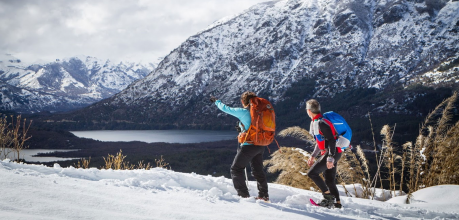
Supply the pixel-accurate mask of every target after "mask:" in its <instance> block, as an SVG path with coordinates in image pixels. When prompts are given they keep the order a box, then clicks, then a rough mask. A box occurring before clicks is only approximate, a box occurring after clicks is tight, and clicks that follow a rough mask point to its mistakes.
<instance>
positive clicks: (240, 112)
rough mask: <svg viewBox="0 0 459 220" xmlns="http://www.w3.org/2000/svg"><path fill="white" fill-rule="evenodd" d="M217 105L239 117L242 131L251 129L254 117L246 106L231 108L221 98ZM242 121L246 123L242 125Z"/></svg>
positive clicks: (216, 102)
mask: <svg viewBox="0 0 459 220" xmlns="http://www.w3.org/2000/svg"><path fill="white" fill-rule="evenodd" d="M215 105H216V106H217V107H218V109H220V110H221V111H223V112H225V113H227V114H230V115H232V116H234V117H236V118H238V119H239V121H240V123H239V127H240V128H241V131H243V132H244V131H246V130H247V129H249V127H250V124H251V123H252V118H251V117H250V111H249V110H248V109H245V108H231V107H228V106H227V105H225V104H223V103H222V102H221V101H220V100H217V101H215ZM241 123H242V124H243V125H244V126H242V125H241ZM244 145H252V144H248V143H244Z"/></svg>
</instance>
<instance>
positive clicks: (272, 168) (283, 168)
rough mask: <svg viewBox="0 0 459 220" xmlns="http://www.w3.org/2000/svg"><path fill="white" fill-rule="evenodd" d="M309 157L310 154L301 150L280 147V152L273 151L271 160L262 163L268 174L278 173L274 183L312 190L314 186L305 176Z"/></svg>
mask: <svg viewBox="0 0 459 220" xmlns="http://www.w3.org/2000/svg"><path fill="white" fill-rule="evenodd" d="M281 152H282V153H281ZM309 157H310V154H309V153H307V152H306V151H304V150H302V149H298V148H290V147H281V150H280V151H279V150H277V151H275V152H274V153H273V154H272V155H271V159H269V160H266V161H264V163H263V164H264V165H265V166H269V168H268V172H269V173H277V172H280V174H279V177H278V178H277V179H276V181H275V183H278V184H283V185H287V186H293V187H296V188H300V189H314V188H316V185H315V184H314V182H313V181H312V180H311V179H310V178H309V177H307V176H306V173H307V171H308V170H309V167H308V165H307V160H308V159H309Z"/></svg>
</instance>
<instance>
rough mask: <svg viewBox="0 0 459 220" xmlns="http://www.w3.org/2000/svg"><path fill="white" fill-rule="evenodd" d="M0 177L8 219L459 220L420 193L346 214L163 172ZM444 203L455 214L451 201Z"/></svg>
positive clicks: (292, 194)
mask: <svg viewBox="0 0 459 220" xmlns="http://www.w3.org/2000/svg"><path fill="white" fill-rule="evenodd" d="M0 176H1V178H0V185H1V186H2V187H3V190H2V193H1V194H0V213H1V216H2V218H5V219H368V218H378V219H417V218H427V219H429V218H437V217H439V218H451V219H457V218H459V213H458V212H457V211H454V212H453V211H452V210H450V209H449V208H445V209H442V206H437V207H438V208H439V209H438V210H432V209H430V208H427V207H426V206H425V205H426V204H432V205H434V204H435V203H436V202H437V201H432V200H428V199H425V198H424V197H422V195H424V196H427V197H428V196H429V195H428V194H427V193H425V194H424V193H422V192H423V191H420V193H419V194H415V198H416V199H417V200H419V201H421V200H422V201H424V200H425V202H426V203H423V202H418V203H413V204H409V205H406V204H402V203H401V202H397V201H396V199H398V198H395V199H392V200H391V202H380V201H372V200H364V199H358V198H350V197H342V203H343V205H344V208H343V209H326V208H322V207H314V206H311V205H310V204H309V199H310V198H312V199H314V200H319V199H321V194H320V193H317V192H312V191H308V190H301V189H296V188H292V187H288V186H283V185H278V184H269V191H270V198H271V202H272V203H265V202H260V201H255V199H254V198H248V199H242V198H239V197H238V196H237V194H236V191H235V190H234V188H233V184H232V181H231V180H230V179H227V178H224V177H212V176H203V175H197V174H194V173H191V174H189V173H179V172H174V171H170V170H164V169H160V168H155V169H152V170H98V169H95V168H92V169H75V168H72V167H69V168H62V167H60V166H59V165H57V164H55V165H54V167H45V166H41V165H28V164H18V163H13V162H10V161H9V160H4V161H0ZM249 186H250V193H251V195H252V196H256V193H257V188H256V183H255V182H250V183H249ZM426 190H428V189H426ZM431 190H433V194H437V193H438V194H443V193H445V192H446V190H445V191H443V188H438V191H437V189H436V188H435V187H434V188H432V189H431ZM448 192H449V193H451V192H459V187H458V186H450V188H449V189H448ZM429 193H430V192H429ZM438 194H437V195H438ZM451 194H452V193H451ZM446 198H447V199H448V200H449V203H450V204H452V206H453V205H455V206H456V207H457V202H455V200H454V199H453V198H451V197H446ZM400 199H402V200H403V198H402V197H400ZM444 200H446V199H444ZM400 201H401V200H400ZM445 203H448V202H445ZM452 206H451V207H452Z"/></svg>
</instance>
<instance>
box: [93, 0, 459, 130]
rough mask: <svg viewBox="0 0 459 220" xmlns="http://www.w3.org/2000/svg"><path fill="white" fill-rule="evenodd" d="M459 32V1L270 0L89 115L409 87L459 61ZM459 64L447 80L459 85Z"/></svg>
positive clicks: (147, 116)
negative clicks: (292, 91) (306, 90)
mask: <svg viewBox="0 0 459 220" xmlns="http://www.w3.org/2000/svg"><path fill="white" fill-rule="evenodd" d="M458 32H459V1H449V0H438V1H431V0H417V1H411V0H398V1H385V0H382V1H381V0H378V1H376V0H344V1H343V0H321V1H316V0H283V1H270V2H266V3H262V4H258V5H255V6H253V7H251V8H250V9H248V10H246V11H244V12H242V13H241V14H239V15H236V16H235V17H233V18H229V19H228V18H226V19H224V20H222V21H218V22H216V23H215V24H213V25H211V26H209V28H208V29H206V30H203V31H201V32H200V33H198V34H196V35H194V36H191V37H190V38H188V39H187V40H186V41H185V42H184V43H183V44H181V45H180V46H179V47H177V48H176V49H175V50H174V51H172V52H171V53H170V54H169V55H168V56H166V57H165V58H164V60H163V61H162V62H161V63H160V64H159V65H158V67H157V68H156V69H155V70H154V71H153V72H152V73H151V74H149V75H148V76H147V77H145V78H144V79H142V80H139V81H137V82H135V83H133V84H131V85H130V86H129V87H128V88H126V89H125V90H123V91H122V92H120V93H119V94H117V95H116V96H114V97H112V98H110V99H108V100H104V101H103V102H100V103H98V104H96V105H94V106H91V107H90V109H89V111H91V112H93V111H96V112H100V113H102V115H105V117H99V118H98V119H99V120H101V121H104V120H105V121H107V120H112V119H113V118H115V119H117V118H118V119H120V118H123V119H126V120H130V121H133V122H141V123H160V122H164V121H169V122H172V123H181V124H199V123H203V122H204V121H205V120H207V119H206V117H207V116H206V115H210V114H209V113H212V114H213V113H214V112H215V111H216V109H215V108H213V106H210V105H209V103H208V102H207V100H208V97H209V95H211V94H212V95H215V96H216V97H217V98H220V99H222V100H223V101H224V102H225V103H227V104H230V105H232V104H234V105H238V104H239V101H238V99H239V98H238V97H239V95H240V94H241V93H242V92H243V91H246V90H252V91H255V92H256V93H258V94H260V95H262V96H264V97H268V98H270V100H271V101H273V102H274V103H278V102H279V101H282V100H286V99H289V98H290V97H287V96H286V95H285V93H286V91H287V90H288V89H289V88H290V87H291V86H292V83H295V82H298V81H300V80H302V79H305V78H306V79H309V80H311V81H313V82H314V83H315V85H314V84H313V86H314V88H313V89H312V91H313V92H312V94H311V96H310V97H316V98H317V97H332V96H334V95H335V94H337V93H338V92H342V91H348V90H352V89H356V88H376V89H378V90H382V89H384V88H395V87H397V88H402V89H403V88H404V87H408V86H409V85H410V84H412V83H414V82H416V83H419V82H420V81H421V80H420V77H421V76H424V74H425V73H427V72H429V71H432V70H434V69H435V68H438V67H439V66H440V65H444V64H446V63H451V62H452V61H453V60H455V59H457V58H458V57H459V36H458ZM456 65H457V64H456ZM457 70H458V68H452V69H450V71H452V72H453V73H454V74H449V75H448V74H443V75H444V76H445V77H446V78H444V79H442V80H450V81H451V80H452V81H451V82H452V83H453V85H457V77H456V78H454V77H455V75H457ZM451 77H452V78H451ZM424 85H427V86H430V85H431V83H430V84H429V83H428V82H426V83H425V84H424ZM413 99H414V98H413V97H407V98H406V99H403V100H400V101H399V102H398V104H400V103H401V104H406V103H407V101H406V100H413ZM301 101H303V100H301ZM376 104H377V105H376V106H374V109H377V108H378V107H381V106H384V105H386V104H387V103H381V104H379V103H376ZM395 104H397V103H395ZM298 106H299V107H301V102H300V101H298ZM394 108H395V107H394ZM398 108H400V107H398ZM158 119H161V120H162V121H158Z"/></svg>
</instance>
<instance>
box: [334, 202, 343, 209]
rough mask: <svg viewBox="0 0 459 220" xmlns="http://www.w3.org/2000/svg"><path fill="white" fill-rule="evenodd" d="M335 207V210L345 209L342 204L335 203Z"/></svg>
mask: <svg viewBox="0 0 459 220" xmlns="http://www.w3.org/2000/svg"><path fill="white" fill-rule="evenodd" d="M333 205H334V206H335V208H338V209H340V208H343V206H342V205H341V203H334V204H333Z"/></svg>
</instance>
